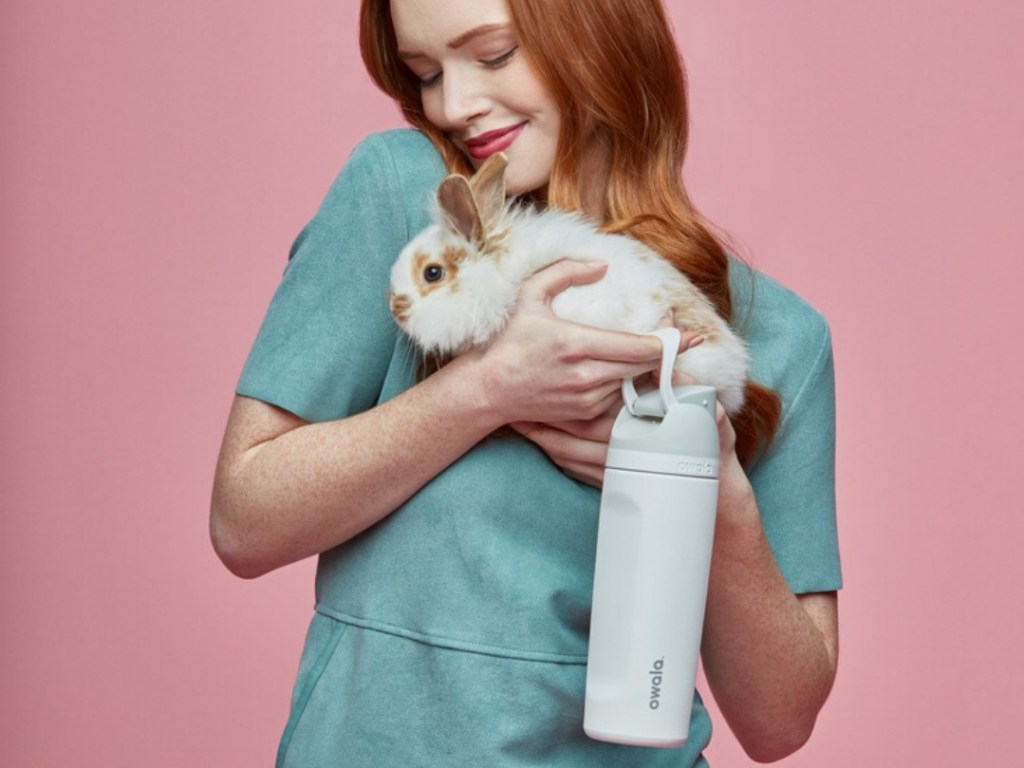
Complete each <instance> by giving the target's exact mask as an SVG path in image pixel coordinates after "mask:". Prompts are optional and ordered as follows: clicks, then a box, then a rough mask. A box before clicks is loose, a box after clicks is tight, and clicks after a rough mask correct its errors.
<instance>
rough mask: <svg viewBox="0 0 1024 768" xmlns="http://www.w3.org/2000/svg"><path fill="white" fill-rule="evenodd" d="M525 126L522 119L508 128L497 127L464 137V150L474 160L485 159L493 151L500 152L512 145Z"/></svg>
mask: <svg viewBox="0 0 1024 768" xmlns="http://www.w3.org/2000/svg"><path fill="white" fill-rule="evenodd" d="M525 127H526V121H523V122H521V123H519V124H517V125H511V126H509V127H508V128H499V129H498V130H496V131H488V132H487V133H481V134H480V135H479V136H474V137H473V138H471V139H466V151H467V152H469V154H470V156H471V157H472V158H473V159H474V160H485V159H486V158H488V157H490V156H491V155H493V154H494V153H495V152H501V151H503V150H505V149H508V148H509V147H510V146H512V143H513V142H514V141H515V140H516V139H518V138H519V134H521V133H522V132H523V129H524V128H525Z"/></svg>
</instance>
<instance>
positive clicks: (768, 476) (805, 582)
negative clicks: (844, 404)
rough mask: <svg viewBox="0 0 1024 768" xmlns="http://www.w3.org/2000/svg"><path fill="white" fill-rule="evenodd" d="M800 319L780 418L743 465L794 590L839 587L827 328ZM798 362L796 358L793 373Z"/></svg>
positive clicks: (813, 317) (811, 317)
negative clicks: (769, 439) (770, 438)
mask: <svg viewBox="0 0 1024 768" xmlns="http://www.w3.org/2000/svg"><path fill="white" fill-rule="evenodd" d="M801 326H802V327H801V328H800V332H799V333H796V334H794V336H795V338H796V339H797V341H796V343H795V347H796V348H795V349H793V350H792V353H791V355H788V356H787V357H788V358H789V360H790V361H791V367H790V370H789V371H788V374H789V375H788V376H787V377H786V378H787V379H789V381H791V382H792V384H791V385H790V386H785V387H783V388H781V389H780V395H781V396H782V400H783V417H782V422H781V424H780V427H779V430H778V433H777V434H776V438H775V440H774V442H773V443H772V445H771V446H770V447H769V449H768V450H767V452H766V453H765V455H764V456H762V457H761V459H760V460H759V461H758V462H757V463H756V464H755V465H754V466H753V467H752V468H750V470H749V475H750V480H751V483H752V485H753V487H754V491H755V494H756V496H757V502H758V507H759V508H760V510H761V515H762V519H763V522H764V528H765V533H766V536H767V538H768V542H769V544H770V545H771V548H772V551H773V553H774V554H775V558H776V560H777V562H778V564H779V568H780V570H781V571H782V573H783V575H784V576H785V578H786V581H787V583H788V584H789V586H790V588H791V589H793V591H794V592H796V593H797V594H801V593H808V592H825V591H832V590H836V589H839V588H840V587H841V586H842V575H841V569H840V561H839V544H838V537H837V531H836V500H835V378H834V370H833V360H832V343H831V334H830V332H829V328H828V325H827V324H826V323H825V321H824V319H823V318H821V317H820V315H817V314H816V313H813V314H812V313H811V312H805V313H804V318H803V319H802V321H801ZM790 344H791V345H792V344H793V341H792V340H791V341H790ZM797 361H800V363H802V364H800V365H799V372H798V373H797V372H795V371H794V370H793V367H796V363H797ZM794 373H797V375H794ZM787 383H788V382H787Z"/></svg>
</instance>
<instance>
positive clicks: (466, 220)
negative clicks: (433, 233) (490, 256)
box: [437, 174, 484, 247]
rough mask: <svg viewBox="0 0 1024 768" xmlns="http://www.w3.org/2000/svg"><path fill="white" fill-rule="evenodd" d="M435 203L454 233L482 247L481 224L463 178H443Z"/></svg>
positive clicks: (454, 175)
mask: <svg viewBox="0 0 1024 768" xmlns="http://www.w3.org/2000/svg"><path fill="white" fill-rule="evenodd" d="M437 202H438V205H440V206H441V210H442V211H443V212H444V215H445V218H446V219H447V221H448V224H449V225H450V226H451V228H452V229H453V230H454V231H455V232H458V233H459V234H461V235H462V236H463V237H464V238H466V239H467V240H469V242H471V243H473V244H475V245H476V246H477V247H482V246H483V243H484V227H483V222H482V221H481V220H480V211H479V209H478V208H477V205H476V200H474V199H473V190H472V189H471V188H470V186H469V181H467V180H466V177H465V176H459V175H457V174H452V175H451V176H448V177H447V178H445V180H444V181H442V182H441V186H440V187H438V189H437Z"/></svg>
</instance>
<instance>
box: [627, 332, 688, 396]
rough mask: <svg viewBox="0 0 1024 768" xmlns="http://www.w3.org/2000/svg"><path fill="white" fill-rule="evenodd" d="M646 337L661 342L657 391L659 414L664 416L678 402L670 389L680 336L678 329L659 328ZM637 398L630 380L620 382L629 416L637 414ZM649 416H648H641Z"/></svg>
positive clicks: (634, 387)
mask: <svg viewBox="0 0 1024 768" xmlns="http://www.w3.org/2000/svg"><path fill="white" fill-rule="evenodd" d="M645 335H647V336H657V337H658V338H659V339H660V340H661V370H660V378H659V380H658V390H659V391H660V393H661V404H662V406H663V408H664V410H663V412H662V413H661V414H659V415H660V416H664V415H665V414H666V413H668V412H669V409H671V408H672V407H673V406H675V405H676V404H677V403H678V401H677V400H676V394H675V391H674V390H673V389H672V366H673V364H674V363H675V361H676V357H677V356H678V354H679V342H680V339H681V334H680V333H679V329H678V328H675V327H670V328H659V329H658V330H656V331H651V332H649V333H647V334H645ZM638 398H639V395H637V392H636V386H635V385H634V384H633V379H632V378H625V379H623V380H622V399H623V401H624V402H625V403H626V410H628V411H629V413H630V415H631V416H637V415H638V414H637V412H636V411H635V410H634V409H635V407H636V401H637V399H638ZM642 415H645V416H646V415H649V414H646V413H645V414H642Z"/></svg>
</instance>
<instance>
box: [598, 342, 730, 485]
mask: <svg viewBox="0 0 1024 768" xmlns="http://www.w3.org/2000/svg"><path fill="white" fill-rule="evenodd" d="M652 335H655V336H658V337H659V338H660V339H661V341H662V362H661V371H660V380H659V388H658V389H657V390H654V391H651V392H645V393H643V394H637V391H636V387H635V386H634V384H633V382H632V380H627V381H623V384H622V393H623V399H624V400H625V403H626V405H625V407H624V408H623V409H622V411H621V412H620V413H619V416H618V418H617V419H616V420H615V425H614V426H613V427H612V436H611V440H610V441H609V443H608V458H607V460H606V466H607V467H610V468H616V469H628V470H634V471H639V472H656V473H659V474H673V475H685V476H691V477H708V478H714V477H718V466H719V443H718V424H717V422H716V420H715V410H716V400H715V389H714V387H708V386H704V385H687V386H675V387H674V386H672V365H673V363H674V361H675V358H676V351H677V350H678V349H679V338H680V335H679V331H678V330H677V329H675V328H662V329H659V330H658V331H655V332H654V333H653V334H652Z"/></svg>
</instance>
